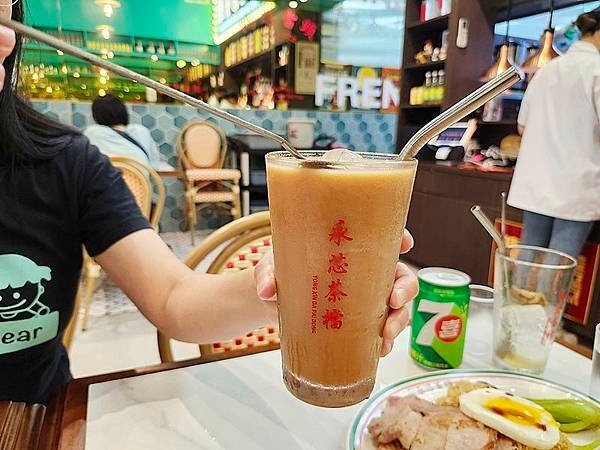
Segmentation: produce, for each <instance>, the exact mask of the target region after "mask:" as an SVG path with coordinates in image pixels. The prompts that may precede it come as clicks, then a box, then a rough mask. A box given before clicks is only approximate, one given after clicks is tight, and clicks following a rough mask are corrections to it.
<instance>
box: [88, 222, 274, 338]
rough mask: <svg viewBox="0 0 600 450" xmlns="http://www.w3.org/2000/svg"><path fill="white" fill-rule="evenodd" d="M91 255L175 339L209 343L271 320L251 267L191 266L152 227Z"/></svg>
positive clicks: (270, 304) (271, 305)
mask: <svg viewBox="0 0 600 450" xmlns="http://www.w3.org/2000/svg"><path fill="white" fill-rule="evenodd" d="M96 261H97V262H98V263H99V264H100V265H101V266H102V268H103V269H104V270H105V271H106V272H107V274H108V275H109V276H110V277H111V278H112V279H113V281H114V282H115V283H117V285H119V287H120V288H121V289H123V291H124V292H125V294H126V295H127V296H129V298H131V299H132V300H133V301H134V303H135V304H136V305H137V306H138V308H139V309H140V311H141V312H142V313H143V314H144V316H146V318H147V319H148V320H150V322H152V323H153V324H154V325H155V326H156V327H157V328H159V329H160V330H161V331H163V332H164V333H165V334H167V335H168V336H170V337H173V338H175V339H177V340H181V341H186V342H196V343H208V342H213V341H219V340H225V339H230V338H232V337H235V336H237V335H239V334H243V333H245V332H247V331H250V330H253V329H255V328H258V327H260V326H263V325H267V324H271V323H276V321H277V313H276V309H275V305H274V303H273V302H264V301H262V300H260V299H259V298H258V295H257V293H256V287H255V286H256V285H255V282H254V278H253V275H254V273H253V272H254V271H253V270H245V271H241V272H239V273H236V274H231V275H226V276H224V275H208V274H204V273H199V272H194V271H192V270H191V269H190V268H188V267H187V266H186V265H185V264H183V263H182V262H181V261H180V260H179V259H177V257H176V256H175V255H174V254H173V253H172V252H171V251H170V250H169V248H168V247H167V246H166V245H165V243H164V242H163V241H162V240H161V239H160V237H159V236H158V235H157V234H156V233H155V232H154V231H152V230H141V231H138V232H135V233H133V234H130V235H129V236H127V237H125V238H123V239H121V240H120V241H118V242H117V243H116V244H114V245H113V246H111V247H110V248H109V249H108V250H106V251H105V252H103V253H102V254H100V255H99V256H97V257H96Z"/></svg>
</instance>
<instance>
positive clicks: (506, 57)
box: [481, 0, 514, 81]
mask: <svg viewBox="0 0 600 450" xmlns="http://www.w3.org/2000/svg"><path fill="white" fill-rule="evenodd" d="M511 18H512V0H508V10H507V20H506V35H505V36H504V42H503V43H502V45H501V46H500V49H499V50H498V58H497V59H496V62H494V64H492V65H491V66H490V67H489V68H488V69H486V70H485V72H483V75H482V76H481V80H482V81H488V80H491V79H492V78H494V77H495V76H497V75H500V74H501V73H502V72H506V71H507V70H508V69H509V68H510V67H512V66H513V65H514V61H513V60H512V58H511V56H510V54H509V46H510V42H509V41H508V36H509V31H510V19H511Z"/></svg>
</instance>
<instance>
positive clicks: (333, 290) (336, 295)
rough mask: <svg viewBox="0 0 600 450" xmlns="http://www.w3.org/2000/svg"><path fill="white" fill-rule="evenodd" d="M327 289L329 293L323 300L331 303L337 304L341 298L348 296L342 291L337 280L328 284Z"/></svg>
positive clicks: (340, 283) (339, 281)
mask: <svg viewBox="0 0 600 450" xmlns="http://www.w3.org/2000/svg"><path fill="white" fill-rule="evenodd" d="M327 287H328V288H329V292H328V293H327V295H326V296H325V298H327V300H329V301H330V302H332V303H335V302H339V301H340V300H341V299H342V298H343V297H348V294H346V293H345V292H344V291H342V282H341V280H340V279H339V278H338V279H337V280H335V281H332V282H331V283H329V286H327Z"/></svg>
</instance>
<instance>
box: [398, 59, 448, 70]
mask: <svg viewBox="0 0 600 450" xmlns="http://www.w3.org/2000/svg"><path fill="white" fill-rule="evenodd" d="M445 65H446V61H445V60H444V61H435V62H428V63H425V64H417V63H415V64H407V65H405V66H404V70H414V71H417V70H435V69H443V68H444V66H445Z"/></svg>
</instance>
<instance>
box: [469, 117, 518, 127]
mask: <svg viewBox="0 0 600 450" xmlns="http://www.w3.org/2000/svg"><path fill="white" fill-rule="evenodd" d="M477 125H480V126H498V127H516V126H517V120H516V119H506V120H498V121H496V122H485V121H483V120H478V121H477Z"/></svg>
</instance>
